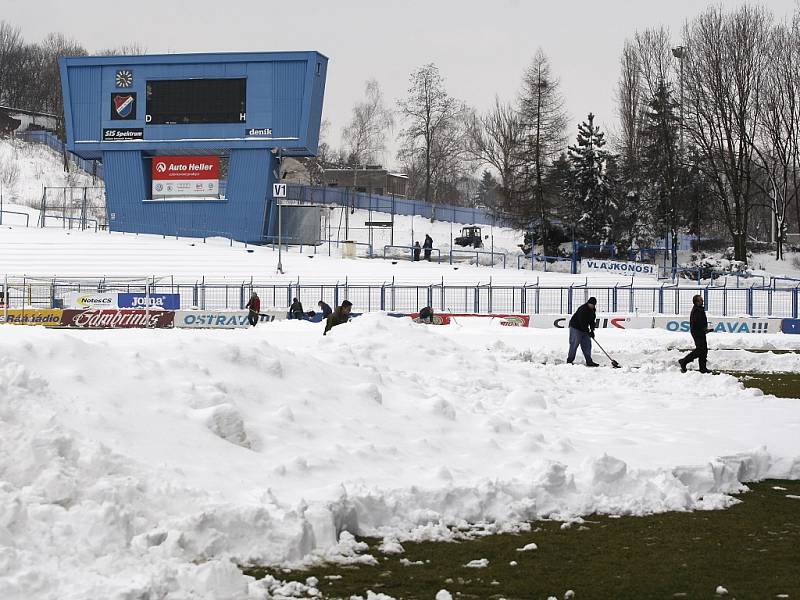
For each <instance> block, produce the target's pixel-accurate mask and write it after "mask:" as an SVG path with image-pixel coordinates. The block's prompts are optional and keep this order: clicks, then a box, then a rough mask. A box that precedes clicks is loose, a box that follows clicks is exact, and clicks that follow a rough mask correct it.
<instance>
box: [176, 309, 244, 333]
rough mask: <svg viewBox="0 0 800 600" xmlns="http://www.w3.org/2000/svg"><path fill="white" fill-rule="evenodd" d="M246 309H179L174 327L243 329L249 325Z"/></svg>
mask: <svg viewBox="0 0 800 600" xmlns="http://www.w3.org/2000/svg"><path fill="white" fill-rule="evenodd" d="M247 313H248V311H246V310H216V311H204V310H179V311H177V312H176V313H175V321H174V325H175V327H180V328H181V329H244V328H246V327H250V323H249V322H248V320H247Z"/></svg>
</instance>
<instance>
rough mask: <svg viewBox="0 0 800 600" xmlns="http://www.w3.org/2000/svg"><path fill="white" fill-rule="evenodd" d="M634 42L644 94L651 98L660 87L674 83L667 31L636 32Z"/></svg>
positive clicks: (670, 43)
mask: <svg viewBox="0 0 800 600" xmlns="http://www.w3.org/2000/svg"><path fill="white" fill-rule="evenodd" d="M634 42H635V47H636V54H637V57H638V60H637V63H638V67H639V76H640V82H641V85H642V86H643V87H644V90H643V91H644V94H645V96H646V97H647V98H653V97H654V96H655V95H656V93H657V92H658V89H659V88H660V87H661V86H662V85H664V84H667V85H669V84H671V83H672V84H674V83H675V78H676V72H675V59H674V56H673V54H672V39H671V36H670V33H669V30H668V29H666V28H665V27H659V28H658V29H645V30H644V31H637V32H636V35H635V37H634ZM645 102H646V101H645Z"/></svg>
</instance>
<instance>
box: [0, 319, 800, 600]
mask: <svg viewBox="0 0 800 600" xmlns="http://www.w3.org/2000/svg"><path fill="white" fill-rule="evenodd" d="M600 335H602V336H603V337H604V341H605V342H607V346H606V347H607V349H608V350H609V351H611V352H612V353H614V354H615V357H616V358H618V360H620V361H621V362H622V363H623V364H624V365H625V368H623V369H622V370H611V369H586V368H582V367H579V366H568V365H563V364H561V365H559V364H553V363H554V362H555V361H556V359H561V358H563V354H564V342H565V339H564V337H565V334H564V333H563V332H562V331H542V330H531V329H522V328H519V329H515V328H507V327H500V326H498V325H497V324H492V323H491V322H486V321H485V320H481V321H479V322H478V323H475V324H470V323H467V322H465V323H462V324H459V325H453V326H449V327H426V326H420V325H415V324H413V323H412V322H411V321H410V320H409V319H395V318H391V317H387V316H383V315H379V314H376V315H367V316H363V317H359V318H358V319H356V320H354V321H353V322H352V323H351V324H349V325H345V326H341V327H338V328H336V329H335V330H334V331H333V332H332V334H331V335H329V336H327V337H323V336H322V335H321V326H320V325H312V324H310V323H306V322H299V323H298V322H282V323H273V324H270V325H268V326H259V327H258V328H256V329H253V330H238V331H194V330H163V331H119V330H117V331H89V332H80V331H65V330H58V331H49V330H45V329H43V328H33V327H31V328H25V327H19V328H14V327H10V326H6V327H3V328H2V329H0V597H2V598H4V599H9V600H11V599H17V598H19V599H22V598H25V599H26V600H31V599H50V598H53V599H54V598H70V599H89V598H98V597H103V598H113V599H126V600H127V599H133V598H161V597H164V598H209V599H211V598H214V599H221V598H226V599H241V600H244V599H249V598H262V599H263V598H269V597H274V595H273V594H274V590H275V589H278V587H279V586H278V584H277V583H275V582H272V583H270V582H253V581H252V580H250V579H249V578H246V577H244V576H243V575H242V573H241V571H240V570H239V569H238V568H237V566H236V565H237V564H248V563H260V564H277V563H293V564H302V563H308V562H313V561H319V560H331V561H337V562H341V563H344V564H349V563H367V564H369V563H372V562H374V560H375V558H374V556H373V555H374V554H377V553H378V552H380V549H378V548H367V547H366V545H365V544H363V543H361V542H359V541H358V539H357V538H358V537H360V536H362V535H364V534H372V535H378V536H380V537H383V538H384V543H383V550H384V551H390V552H391V551H393V552H402V545H401V542H402V541H404V540H407V539H417V540H422V539H447V538H448V537H452V536H453V535H455V534H454V530H453V529H451V528H449V526H453V525H456V526H460V527H462V526H464V525H465V524H466V523H483V525H482V528H483V529H484V530H487V529H488V530H489V531H503V530H515V529H516V530H519V529H522V530H524V529H525V525H524V522H526V521H529V520H532V519H536V518H540V517H555V518H560V519H570V518H574V517H576V516H579V515H584V514H587V513H591V512H593V511H599V512H604V513H612V514H644V513H648V512H656V511H665V510H687V509H706V508H721V507H725V506H728V505H729V504H730V503H731V502H732V501H733V500H732V498H731V497H730V496H728V495H726V494H727V493H729V492H733V491H736V490H740V489H742V483H741V482H744V481H750V480H756V479H761V478H764V477H788V478H798V477H800V447H799V445H798V442H797V440H798V439H800V404H798V401H796V400H783V399H777V398H774V397H770V396H763V395H761V394H760V393H759V392H757V391H754V390H746V389H743V387H742V386H741V384H740V383H738V382H737V381H736V380H735V379H734V378H732V377H729V376H725V375H720V376H702V375H700V374H697V373H689V374H685V375H684V374H681V373H680V372H679V371H678V369H677V366H674V365H675V359H676V358H677V357H678V356H679V351H678V350H677V349H676V348H678V347H681V346H685V345H686V344H687V343H688V336H686V335H681V334H672V333H668V332H659V331H653V330H649V331H644V330H643V331H619V332H602V333H601V334H600ZM756 337H758V339H757V340H756V339H755V338H756ZM684 338H687V339H684ZM734 338H736V336H732V335H729V336H726V337H725V338H724V343H727V344H731V343H737V339H738V340H739V341H740V342H742V344H745V343H749V344H757V345H758V344H760V345H762V346H766V345H768V344H773V345H775V346H778V345H780V347H798V346H800V340H798V341H797V342H794V341H793V340H794V338H792V336H779V335H770V336H766V335H765V336H750V337H746V336H741V337H740V338H737V339H734ZM712 340H713V341H714V342H715V343H716V344H717V345H719V344H721V343H723V342H722V337H721V336H720V337H719V338H712ZM670 346H671V347H672V348H673V349H668V348H669V347H670ZM739 353H743V351H737V352H734V353H731V352H725V351H716V352H715V351H714V350H712V354H711V358H710V361H711V364H712V365H713V366H715V367H724V366H726V365H727V364H728V362H730V363H731V364H734V363H736V361H739V360H743V358H737V356H736V355H738V354H739ZM750 357H751V360H750V361H749V367H750V368H759V367H762V368H769V365H770V361H769V360H768V359H767V358H766V357H768V355H753V354H750ZM753 357H755V358H754V359H753ZM779 358H780V360H781V361H782V365H783V367H785V368H786V369H791V370H796V369H797V368H798V367H799V366H800V365H798V362H800V356H798V355H794V354H788V355H783V356H781V357H779ZM544 363H547V364H544ZM736 364H738V363H736ZM353 536H355V537H353ZM270 585H271V586H272V587H270ZM270 590H272V591H270Z"/></svg>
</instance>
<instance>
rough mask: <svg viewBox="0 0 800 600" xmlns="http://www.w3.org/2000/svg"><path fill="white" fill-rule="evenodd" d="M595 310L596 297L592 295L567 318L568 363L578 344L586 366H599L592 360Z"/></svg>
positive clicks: (573, 358) (573, 355)
mask: <svg viewBox="0 0 800 600" xmlns="http://www.w3.org/2000/svg"><path fill="white" fill-rule="evenodd" d="M596 310H597V298H595V297H594V296H592V297H591V298H589V300H588V301H587V302H586V304H582V305H581V306H579V307H578V310H576V311H575V314H574V315H572V318H571V319H570V320H569V354H568V355H567V362H568V363H569V364H572V361H574V360H575V354H576V353H577V351H578V346H580V347H581V352H583V357H584V358H585V359H586V366H587V367H599V366H600V365H599V364H597V363H596V362H594V361H593V360H592V338H593V337H594V327H595V323H596V319H597V316H596Z"/></svg>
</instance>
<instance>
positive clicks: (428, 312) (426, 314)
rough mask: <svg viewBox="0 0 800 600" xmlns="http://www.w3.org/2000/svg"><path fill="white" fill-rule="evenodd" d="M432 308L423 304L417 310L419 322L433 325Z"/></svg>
mask: <svg viewBox="0 0 800 600" xmlns="http://www.w3.org/2000/svg"><path fill="white" fill-rule="evenodd" d="M433 316H434V315H433V309H432V308H431V307H430V306H424V307H423V308H421V309H420V311H419V322H420V323H427V324H428V325H433Z"/></svg>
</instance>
